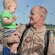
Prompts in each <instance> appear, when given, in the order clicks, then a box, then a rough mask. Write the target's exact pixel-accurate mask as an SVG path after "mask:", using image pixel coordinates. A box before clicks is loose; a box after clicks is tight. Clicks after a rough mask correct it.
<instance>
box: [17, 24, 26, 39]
mask: <svg viewBox="0 0 55 55" xmlns="http://www.w3.org/2000/svg"><path fill="white" fill-rule="evenodd" d="M24 29H25V25H23V24H20V25H18V28H17V31H18V35H19V37H20V38H21V36H22V33H23V31H24Z"/></svg>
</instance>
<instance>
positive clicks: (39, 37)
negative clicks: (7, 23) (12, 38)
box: [17, 25, 46, 55]
mask: <svg viewBox="0 0 55 55" xmlns="http://www.w3.org/2000/svg"><path fill="white" fill-rule="evenodd" d="M24 29H25V25H20V26H19V27H18V29H17V31H18V35H19V36H20V38H21V35H22V33H23V31H24ZM45 32H46V28H45V26H44V27H43V28H42V29H34V28H32V27H30V28H29V30H28V32H27V34H26V35H25V37H24V39H23V41H22V45H21V48H20V53H21V55H43V49H44V35H45Z"/></svg>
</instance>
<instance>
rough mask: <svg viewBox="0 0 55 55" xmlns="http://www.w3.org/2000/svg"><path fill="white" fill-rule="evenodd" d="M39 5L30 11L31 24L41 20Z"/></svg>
mask: <svg viewBox="0 0 55 55" xmlns="http://www.w3.org/2000/svg"><path fill="white" fill-rule="evenodd" d="M38 12H39V7H37V8H34V9H32V10H31V12H30V16H29V18H30V24H35V23H37V22H38V21H39V20H40V14H39V13H38Z"/></svg>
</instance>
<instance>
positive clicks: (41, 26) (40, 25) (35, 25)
mask: <svg viewBox="0 0 55 55" xmlns="http://www.w3.org/2000/svg"><path fill="white" fill-rule="evenodd" d="M43 26H44V25H43V24H42V23H40V24H39V23H36V24H34V25H33V28H34V29H42V28H43Z"/></svg>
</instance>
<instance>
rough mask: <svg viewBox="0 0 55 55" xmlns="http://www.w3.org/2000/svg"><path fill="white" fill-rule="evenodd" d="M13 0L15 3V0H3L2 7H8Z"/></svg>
mask: <svg viewBox="0 0 55 55" xmlns="http://www.w3.org/2000/svg"><path fill="white" fill-rule="evenodd" d="M13 2H15V3H16V0H3V7H4V8H7V7H9V6H11V5H12V3H13Z"/></svg>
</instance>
